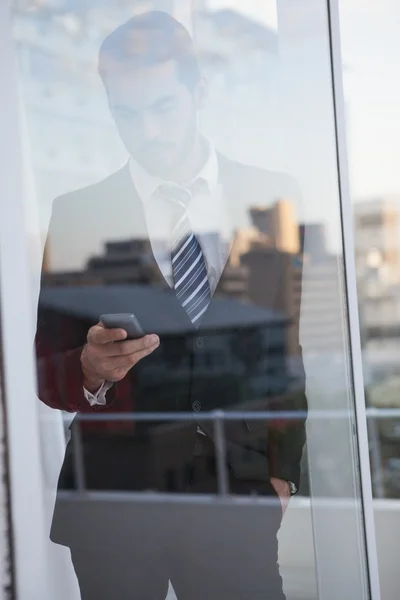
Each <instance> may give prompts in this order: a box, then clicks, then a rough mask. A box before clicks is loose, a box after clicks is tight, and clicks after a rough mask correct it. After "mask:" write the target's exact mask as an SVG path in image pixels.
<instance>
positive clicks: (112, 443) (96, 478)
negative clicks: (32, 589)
mask: <svg viewBox="0 0 400 600" xmlns="http://www.w3.org/2000/svg"><path fill="white" fill-rule="evenodd" d="M99 68H100V75H101V77H102V80H103V83H104V86H105V89H106V93H107V97H108V102H109V106H110V110H111V113H112V115H113V118H114V121H115V123H116V126H117V129H118V132H119V135H120V137H121V139H122V141H123V143H124V145H125V147H126V149H127V151H128V153H129V155H130V159H129V162H128V164H127V165H126V166H125V167H123V168H122V169H121V170H120V171H118V172H117V173H114V174H113V175H111V176H110V177H108V178H107V179H105V180H104V181H102V182H100V183H99V184H95V185H92V186H90V187H88V188H85V189H83V190H79V191H77V192H74V193H71V194H67V195H65V196H62V197H59V198H58V199H56V201H55V202H54V205H53V213H52V219H51V223H50V230H49V240H50V243H51V246H52V247H53V248H54V246H55V245H56V244H57V243H60V240H61V239H64V241H65V240H70V243H71V244H79V242H80V241H82V240H86V239H87V238H89V237H90V236H94V237H95V236H97V239H99V240H104V239H107V240H108V239H113V237H114V238H115V235H116V232H117V231H118V232H120V231H121V227H122V229H124V228H125V230H126V231H127V233H129V231H130V230H131V229H130V228H131V227H132V231H133V224H134V225H135V228H136V230H137V231H138V230H140V231H144V232H145V237H146V239H147V240H148V241H149V244H150V246H151V255H150V258H149V259H148V262H149V268H150V271H151V273H152V274H153V276H154V280H155V281H156V282H157V285H154V287H153V288H152V289H151V290H148V291H147V292H144V291H143V289H142V288H140V289H138V286H122V287H120V288H118V289H116V290H114V291H113V289H112V287H111V288H110V289H109V290H107V288H104V289H100V290H99V289H98V288H94V289H90V288H89V289H84V290H79V289H77V290H73V291H72V292H71V290H69V292H71V293H69V294H67V290H63V289H61V294H63V296H62V297H61V299H60V294H58V295H57V294H55V293H53V292H52V291H50V292H49V290H48V289H46V287H44V286H43V287H42V290H41V297H40V300H39V316H38V330H37V337H36V348H37V356H38V380H39V396H40V398H41V400H42V401H44V402H45V403H46V404H48V405H49V406H52V407H54V408H58V409H62V410H67V411H70V412H78V413H89V414H93V415H96V414H99V415H103V417H104V416H105V415H107V414H108V413H125V414H132V413H133V414H134V413H136V414H138V413H140V412H147V413H151V412H164V413H165V412H167V413H168V412H175V413H176V412H181V411H186V412H188V411H193V412H194V413H196V415H197V417H198V418H197V419H196V420H192V421H188V422H183V421H182V422H181V421H173V419H171V420H170V421H168V420H167V421H164V422H159V421H157V419H156V418H155V419H154V421H152V422H143V421H140V420H138V421H137V422H135V420H134V419H133V421H126V420H125V421H123V420H121V421H115V420H110V421H107V420H104V419H103V420H100V421H97V422H96V421H94V422H87V421H85V422H83V423H82V424H81V426H80V427H81V435H80V436H79V439H78V437H77V434H78V432H77V431H76V430H75V429H74V428H72V429H73V431H72V439H71V441H70V443H69V444H68V447H67V452H66V457H65V460H64V464H63V468H62V471H61V475H60V480H59V491H60V494H59V498H58V500H57V503H56V509H55V515H54V519H53V527H52V539H53V541H56V542H58V543H61V544H64V545H67V546H69V547H70V548H71V555H72V560H73V563H74V567H75V570H76V573H77V576H78V580H79V584H80V588H81V593H82V598H83V599H84V600H92V599H93V600H94V599H95V598H96V599H99V600H100V599H101V598H111V597H113V598H114V597H115V598H118V600H120V599H121V600H122V599H123V598H140V599H141V600H143V599H145V598H148V599H154V600H156V599H160V600H161V599H163V598H165V596H166V593H167V588H168V581H169V580H171V581H172V584H173V586H174V589H175V591H176V594H177V596H178V598H179V600H191V599H193V600H194V599H196V600H197V599H200V598H210V599H214V598H215V599H217V598H218V600H223V599H225V598H226V599H228V598H229V599H230V600H234V599H235V598H237V599H239V598H249V600H250V599H251V600H257V599H258V598H260V599H261V598H270V599H271V600H272V599H274V600H281V599H282V598H284V595H283V591H282V581H281V578H280V575H279V568H278V564H277V539H276V535H277V532H278V529H279V527H280V522H281V517H282V513H283V511H284V509H285V507H286V505H287V503H288V500H289V498H290V495H291V494H293V493H295V492H296V491H297V489H298V486H299V478H300V459H301V455H302V448H303V445H304V441H305V428H304V413H305V410H306V400H305V392H304V390H305V383H304V372H303V369H302V360H301V350H300V347H299V346H298V342H297V330H298V312H296V313H295V314H284V313H285V310H284V308H283V307H282V306H280V305H279V301H277V299H278V298H280V297H281V292H282V288H283V286H284V285H286V284H284V282H283V278H282V273H281V265H282V262H280V260H281V258H282V257H281V255H280V254H279V253H277V252H265V253H261V254H260V256H259V257H258V259H257V260H259V261H261V267H262V277H265V283H264V284H263V282H261V286H262V289H265V290H267V292H268V293H267V296H268V298H270V302H268V303H267V304H268V306H266V307H265V309H263V308H260V307H257V306H255V305H254V304H251V303H242V302H237V301H232V300H230V301H228V300H226V299H224V295H223V293H222V285H223V281H224V277H225V275H226V269H227V265H228V264H229V253H230V250H231V247H232V239H233V236H234V232H235V230H236V229H237V228H238V227H240V226H241V224H243V223H244V222H245V221H246V217H247V212H248V208H249V203H250V204H252V203H255V202H262V201H265V202H268V201H273V200H274V199H276V198H278V197H280V196H282V195H286V194H287V193H289V195H290V194H291V193H293V188H292V184H291V181H290V179H288V178H286V177H284V176H282V175H279V174H275V173H271V172H267V171H263V170H260V169H256V168H253V167H247V166H244V165H241V164H239V163H236V162H233V161H231V160H229V159H228V158H226V157H224V156H222V155H221V154H219V153H218V152H217V151H216V150H215V149H214V148H213V146H212V144H211V143H210V142H209V141H207V140H206V139H205V138H204V137H203V136H202V135H201V134H200V132H199V127H198V115H199V111H200V109H201V108H202V106H203V105H204V103H205V100H206V84H205V82H204V80H203V79H202V77H201V74H200V70H199V65H198V62H197V59H196V56H195V53H194V49H193V44H192V41H191V39H190V36H189V35H188V33H187V31H186V30H185V29H184V27H183V26H182V25H180V24H179V23H178V22H177V21H176V20H175V19H173V18H172V17H171V16H169V15H167V14H165V13H162V12H150V13H146V14H144V15H141V16H138V17H135V18H132V19H131V20H130V21H128V22H127V23H125V24H124V25H122V26H120V27H119V28H117V29H116V30H115V31H114V32H113V33H111V34H110V35H109V36H108V37H107V38H106V40H105V41H104V43H103V44H102V47H101V50H100V60H99ZM114 292H115V293H114ZM132 294H133V295H132ZM144 294H147V295H144ZM101 302H103V304H101ZM261 304H262V303H261ZM97 307H99V309H98V310H97ZM267 308H268V309H269V310H267ZM102 312H103V313H104V312H113V313H119V312H135V314H136V316H137V317H138V319H139V321H140V323H141V325H142V327H143V329H144V331H146V332H148V334H147V335H145V336H144V337H143V338H141V339H138V340H132V341H126V332H125V331H124V330H121V329H105V328H104V326H103V325H102V323H101V322H98V319H99V316H100V314H102ZM289 326H290V327H291V330H294V332H295V340H296V341H295V348H294V350H293V354H294V356H295V357H296V360H297V363H298V365H299V366H300V369H298V374H297V376H293V375H290V374H289V373H288V371H287V366H286V363H287V360H286V359H287V356H286V350H285V348H284V344H285V343H286V341H285V340H286V339H287V331H286V328H287V327H289ZM291 339H293V331H292V337H291ZM210 357H211V358H210ZM216 408H225V409H228V410H229V409H238V410H242V409H243V410H247V411H249V410H259V409H261V410H264V411H266V410H268V411H271V412H272V411H274V410H290V411H294V410H296V411H299V417H298V418H297V419H291V420H285V419H275V420H274V419H267V420H262V421H260V420H259V421H256V420H254V421H253V420H251V419H247V420H246V421H243V420H241V421H229V422H227V423H226V425H225V435H226V447H227V459H226V465H225V466H226V470H227V473H228V482H227V483H228V485H229V491H230V492H231V494H233V495H254V494H256V495H260V496H263V497H265V498H267V499H268V498H271V500H276V499H277V498H278V497H279V500H280V502H279V504H278V503H277V502H270V504H269V505H268V506H261V507H258V508H256V507H255V508H253V509H251V508H248V505H245V507H244V508H241V509H236V508H235V507H234V506H230V505H229V503H227V504H225V505H220V507H219V508H218V505H216V504H214V505H209V506H206V505H202V504H201V502H200V504H199V505H196V504H191V503H189V504H188V505H187V506H186V505H184V504H179V505H178V506H179V509H178V508H176V505H171V506H170V505H167V504H165V505H162V504H161V505H160V504H158V505H157V503H156V504H154V505H151V506H148V507H147V508H146V506H144V507H143V506H140V505H135V504H129V503H128V506H126V505H123V504H120V505H119V504H118V503H117V504H112V508H109V509H108V512H106V513H104V512H102V509H101V507H100V508H99V507H98V506H97V505H95V503H94V502H93V503H92V504H91V505H90V506H89V507H88V508H87V507H86V508H85V509H84V510H85V512H84V515H85V516H84V517H83V516H82V515H83V513H82V512H79V510H78V507H79V503H74V502H73V501H72V502H70V503H68V502H67V503H66V502H65V501H62V494H61V492H62V491H63V490H74V489H76V488H77V487H78V488H79V486H82V477H83V479H84V484H85V487H86V488H88V489H91V490H100V491H105V490H106V491H118V492H121V491H146V490H151V491H157V492H163V493H170V492H179V493H180V492H183V493H185V494H200V495H202V494H215V493H217V492H218V473H217V461H216V450H215V448H216V444H218V441H217V439H216V433H215V430H214V429H213V427H212V425H211V424H210V422H209V421H207V420H206V419H202V418H201V413H202V412H203V411H209V410H212V409H216ZM79 440H80V441H81V449H82V455H81V457H80V459H79V457H78V460H82V462H83V465H82V466H83V468H84V475H83V476H82V474H81V475H79V473H78V471H77V470H76V468H75V467H76V460H75V458H76V457H75V455H74V443H75V442H77V441H79ZM110 498H111V496H110ZM110 501H111V500H110ZM110 506H111V505H110ZM215 507H217V508H215Z"/></svg>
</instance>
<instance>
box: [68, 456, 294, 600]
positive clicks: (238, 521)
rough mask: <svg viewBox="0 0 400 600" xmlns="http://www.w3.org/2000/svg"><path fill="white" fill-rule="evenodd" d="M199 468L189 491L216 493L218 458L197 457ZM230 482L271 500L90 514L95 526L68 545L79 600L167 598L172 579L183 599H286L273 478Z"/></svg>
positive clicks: (136, 506)
mask: <svg viewBox="0 0 400 600" xmlns="http://www.w3.org/2000/svg"><path fill="white" fill-rule="evenodd" d="M195 467H196V469H195V472H196V478H195V479H194V480H193V481H192V483H191V485H190V488H189V489H188V492H192V493H198V494H208V493H215V492H216V487H217V483H216V473H215V462H214V460H213V459H212V458H210V457H209V458H207V457H197V458H196V459H195ZM230 485H231V492H232V493H233V494H240V495H242V494H246V495H248V494H249V493H258V494H260V493H261V494H263V495H267V496H268V498H269V499H270V501H269V502H268V505H265V504H260V505H257V504H255V503H253V504H251V505H249V504H247V505H246V504H245V503H244V504H239V505H237V504H236V505H233V504H230V503H226V502H223V503H218V501H217V502H216V501H213V502H212V503H209V502H205V503H197V502H196V503H195V504H191V503H189V502H182V503H168V502H164V503H162V504H161V503H146V502H143V503H134V502H132V503H130V504H129V505H126V504H124V505H121V506H120V507H119V508H118V507H117V508H116V507H115V506H114V507H113V508H112V510H111V509H110V510H109V511H108V514H107V512H103V513H102V514H101V515H100V514H98V515H97V517H96V516H93V526H92V531H89V533H88V534H87V535H85V536H82V538H81V539H80V541H79V542H78V541H77V543H73V544H71V556H72V561H73V564H74V568H75V572H76V574H77V577H78V581H79V585H80V589H81V597H82V600H106V599H107V600H108V599H112V600H114V599H115V600H128V599H129V600H131V599H132V600H133V599H135V600H136V599H137V600H164V599H165V597H166V595H167V590H168V582H169V580H170V581H171V583H172V585H173V587H174V590H175V593H176V596H177V598H178V599H179V600H203V599H204V600H239V599H241V600H261V599H262V600H267V599H268V600H284V598H285V596H284V594H283V591H282V580H281V577H280V574H279V567H278V562H277V560H278V542H277V533H278V530H279V527H280V523H281V517H282V511H281V507H280V504H279V499H278V498H277V497H276V496H275V495H273V491H272V488H271V486H270V484H269V483H268V484H267V483H264V484H260V482H253V483H252V482H246V481H238V480H235V479H234V478H233V477H232V476H231V477H230ZM96 523H97V526H96ZM92 533H93V535H92Z"/></svg>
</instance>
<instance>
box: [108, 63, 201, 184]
mask: <svg viewBox="0 0 400 600" xmlns="http://www.w3.org/2000/svg"><path fill="white" fill-rule="evenodd" d="M201 86H202V84H201V83H199V84H198V86H197V88H196V89H195V90H189V88H188V87H187V86H186V85H185V84H184V83H182V82H181V81H180V80H179V74H178V69H177V65H176V63H175V62H174V61H172V60H171V61H168V62H165V63H160V64H157V65H152V66H146V67H143V68H140V69H138V68H135V69H134V70H131V71H129V72H128V69H124V70H120V71H119V72H114V73H112V74H110V75H108V77H107V93H108V98H109V103H110V108H111V112H112V115H113V117H114V120H115V123H116V126H117V128H118V132H119V135H120V137H121V139H122V141H123V143H124V145H125V147H126V149H127V150H128V152H129V154H130V155H131V156H132V157H133V158H134V159H135V160H136V161H137V162H138V163H139V164H141V165H142V166H143V167H144V168H145V169H146V170H147V171H148V172H149V173H151V174H152V175H158V176H160V177H163V178H167V177H168V176H169V175H171V174H173V172H174V170H175V169H178V168H179V166H180V165H181V163H182V161H183V160H184V159H185V158H186V157H187V156H188V154H189V153H190V151H191V149H192V148H193V146H194V143H195V140H196V138H197V120H198V119H197V117H198V109H199V108H200V106H201V104H202V89H201Z"/></svg>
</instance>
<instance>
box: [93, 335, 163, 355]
mask: <svg viewBox="0 0 400 600" xmlns="http://www.w3.org/2000/svg"><path fill="white" fill-rule="evenodd" d="M159 344H160V339H159V337H158V336H157V335H146V336H144V337H143V338H140V339H138V340H129V341H125V342H119V343H118V344H110V346H107V348H104V350H105V351H106V352H107V356H129V355H131V354H134V353H135V352H142V351H143V350H146V349H148V348H150V349H154V348H156V347H157V346H159Z"/></svg>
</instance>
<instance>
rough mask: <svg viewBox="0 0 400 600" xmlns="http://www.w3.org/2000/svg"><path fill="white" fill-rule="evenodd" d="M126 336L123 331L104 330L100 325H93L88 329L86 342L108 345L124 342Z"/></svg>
mask: <svg viewBox="0 0 400 600" xmlns="http://www.w3.org/2000/svg"><path fill="white" fill-rule="evenodd" d="M126 336H127V333H126V331H125V330H124V329H106V328H105V327H103V326H102V325H95V326H94V327H92V328H91V329H89V333H88V337H87V340H88V342H89V343H90V344H110V343H111V342H119V341H121V340H124V339H125V338H126Z"/></svg>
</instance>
